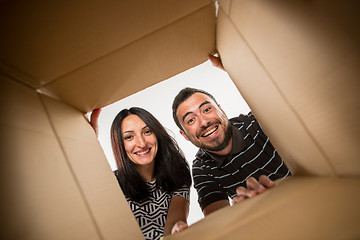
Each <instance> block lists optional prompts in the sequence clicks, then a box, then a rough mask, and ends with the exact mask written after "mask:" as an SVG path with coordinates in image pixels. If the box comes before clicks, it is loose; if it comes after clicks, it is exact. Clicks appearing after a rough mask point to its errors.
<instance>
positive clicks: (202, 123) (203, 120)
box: [198, 115, 210, 127]
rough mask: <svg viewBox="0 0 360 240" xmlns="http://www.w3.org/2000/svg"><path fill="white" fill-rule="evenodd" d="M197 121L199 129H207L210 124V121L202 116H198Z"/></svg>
mask: <svg viewBox="0 0 360 240" xmlns="http://www.w3.org/2000/svg"><path fill="white" fill-rule="evenodd" d="M198 119H199V124H200V127H207V126H208V125H209V123H210V120H209V119H208V118H207V117H205V116H203V115H200V116H199V117H198Z"/></svg>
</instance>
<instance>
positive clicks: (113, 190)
mask: <svg viewBox="0 0 360 240" xmlns="http://www.w3.org/2000/svg"><path fill="white" fill-rule="evenodd" d="M42 101H43V102H44V106H45V110H46V111H47V113H48V115H49V120H50V122H51V124H52V125H53V128H54V132H55V134H56V135H57V137H58V139H59V142H60V145H61V147H62V148H63V150H64V152H65V155H66V158H67V160H68V162H69V166H70V168H71V169H72V172H73V174H74V178H76V181H77V182H78V184H79V187H80V189H81V190H80V191H81V192H82V194H83V196H84V198H85V201H86V202H87V204H88V206H89V209H90V211H91V213H92V215H93V217H94V221H95V222H96V224H97V228H98V229H99V231H100V232H101V235H102V237H103V238H104V239H119V237H120V236H121V238H124V239H143V235H142V233H141V231H140V228H139V226H138V223H137V222H136V220H135V218H134V215H133V213H132V212H131V209H130V207H129V205H128V203H127V201H126V199H125V197H124V195H123V193H122V191H121V188H120V187H119V184H118V182H117V180H116V178H115V176H114V174H113V172H112V170H111V168H110V166H109V164H108V162H107V160H106V158H105V156H104V153H103V151H102V149H101V146H100V144H99V142H98V141H97V139H96V137H95V133H94V131H93V129H92V128H91V126H90V124H89V123H88V122H87V120H85V118H84V115H83V114H82V113H81V112H79V111H77V110H75V109H74V108H72V107H69V106H67V105H66V104H63V103H61V102H59V101H57V100H54V99H51V98H49V97H46V96H43V97H42Z"/></svg>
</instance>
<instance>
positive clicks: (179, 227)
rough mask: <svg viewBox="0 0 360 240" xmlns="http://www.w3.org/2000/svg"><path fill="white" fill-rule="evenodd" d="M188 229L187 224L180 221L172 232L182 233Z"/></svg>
mask: <svg viewBox="0 0 360 240" xmlns="http://www.w3.org/2000/svg"><path fill="white" fill-rule="evenodd" d="M187 228H188V225H187V223H185V222H183V221H178V222H176V223H175V224H174V226H173V228H172V230H171V234H174V233H177V232H181V231H183V230H185V229H187Z"/></svg>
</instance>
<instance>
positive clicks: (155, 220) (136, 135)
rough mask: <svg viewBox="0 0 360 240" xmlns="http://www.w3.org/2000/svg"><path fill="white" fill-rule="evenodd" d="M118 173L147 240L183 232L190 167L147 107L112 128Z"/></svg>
mask: <svg viewBox="0 0 360 240" xmlns="http://www.w3.org/2000/svg"><path fill="white" fill-rule="evenodd" d="M111 144H112V148H113V152H114V157H115V161H116V165H117V167H118V169H117V170H116V171H115V175H116V177H117V179H118V182H119V184H120V187H121V189H122V191H123V192H124V194H125V197H126V199H127V201H128V203H129V205H130V207H131V210H132V211H133V213H134V215H135V217H136V219H137V221H138V223H139V225H140V228H141V230H142V232H143V234H144V236H145V238H146V239H158V238H160V237H162V236H163V235H165V236H166V235H168V234H171V233H173V232H177V231H181V230H183V229H184V228H186V227H187V224H186V218H187V216H188V212H189V188H190V185H191V176H190V170H189V166H188V164H187V162H186V160H185V158H184V156H183V154H182V153H181V151H180V149H179V147H178V145H177V143H176V142H175V140H174V139H173V138H172V137H171V136H170V135H169V134H168V133H167V132H166V130H165V129H164V127H163V126H162V125H161V124H160V122H159V121H158V120H157V119H156V118H155V117H154V116H153V115H151V114H150V113H149V112H147V111H146V110H144V109H142V108H136V107H133V108H130V109H124V110H122V111H121V112H120V113H119V114H118V115H117V116H116V117H115V119H114V121H113V124H112V126H111Z"/></svg>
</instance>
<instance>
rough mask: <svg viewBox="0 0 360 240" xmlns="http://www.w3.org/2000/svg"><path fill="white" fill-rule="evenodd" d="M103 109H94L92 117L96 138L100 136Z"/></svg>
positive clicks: (91, 122) (91, 123)
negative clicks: (100, 119)
mask: <svg viewBox="0 0 360 240" xmlns="http://www.w3.org/2000/svg"><path fill="white" fill-rule="evenodd" d="M100 112H101V108H97V109H94V110H93V111H92V113H91V116H90V125H91V126H92V127H93V129H94V131H95V134H96V136H98V135H99V126H98V120H99V116H100Z"/></svg>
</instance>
